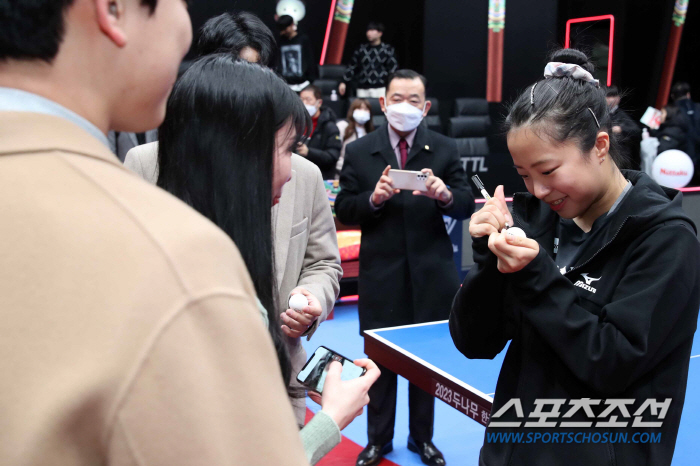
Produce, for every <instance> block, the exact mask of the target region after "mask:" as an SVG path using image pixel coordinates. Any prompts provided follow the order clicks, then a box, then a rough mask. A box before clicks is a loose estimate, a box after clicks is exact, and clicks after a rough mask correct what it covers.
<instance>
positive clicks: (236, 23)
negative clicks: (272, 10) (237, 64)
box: [197, 11, 277, 66]
mask: <svg viewBox="0 0 700 466" xmlns="http://www.w3.org/2000/svg"><path fill="white" fill-rule="evenodd" d="M246 47H250V48H252V49H254V50H255V51H256V52H258V54H259V55H260V61H259V63H260V64H261V65H262V66H270V65H271V64H272V63H274V61H275V58H276V56H277V43H276V42H275V36H274V35H273V34H272V31H270V28H268V27H267V26H265V23H263V22H262V21H261V20H260V18H258V17H257V16H255V15H254V14H252V13H248V12H246V11H241V12H238V13H228V12H227V13H222V14H220V15H219V16H215V17H213V18H211V19H209V20H208V21H207V22H206V23H204V26H202V28H201V29H200V31H199V40H198V41H197V56H200V57H201V56H204V55H209V54H212V53H231V54H232V55H234V56H236V57H237V56H238V55H239V54H240V53H241V50H243V49H245V48H246Z"/></svg>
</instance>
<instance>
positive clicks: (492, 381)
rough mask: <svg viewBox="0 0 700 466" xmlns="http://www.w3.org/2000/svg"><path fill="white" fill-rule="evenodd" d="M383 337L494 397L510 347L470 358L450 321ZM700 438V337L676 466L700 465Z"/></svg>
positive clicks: (387, 332) (692, 364)
mask: <svg viewBox="0 0 700 466" xmlns="http://www.w3.org/2000/svg"><path fill="white" fill-rule="evenodd" d="M374 333H375V334H376V335H377V336H380V337H382V338H384V339H385V340H387V341H389V342H390V343H392V344H393V345H395V346H397V347H399V348H401V349H402V350H403V351H405V352H408V353H410V354H412V355H413V356H415V357H416V358H419V359H421V360H423V361H425V362H426V363H428V364H429V365H431V366H435V367H436V368H438V369H440V370H441V371H444V372H446V373H448V374H450V375H452V376H453V377H455V378H457V379H459V380H461V381H463V382H465V383H467V384H468V385H470V386H472V387H474V388H476V389H478V390H479V391H481V392H483V393H485V394H487V395H493V393H494V392H495V391H496V383H497V381H498V374H499V372H500V370H501V365H502V364H503V358H504V357H505V353H506V351H507V346H506V348H504V350H503V351H501V353H500V354H499V355H498V356H496V357H495V358H494V359H492V360H483V359H467V358H466V357H465V356H464V355H462V354H461V353H460V352H459V351H458V350H457V348H455V346H454V344H453V342H452V338H451V337H450V331H449V327H448V323H447V321H442V322H437V323H429V324H419V325H409V326H404V327H394V328H387V329H379V330H374ZM698 437H700V336H699V335H698V333H697V332H696V334H695V338H694V341H693V348H692V350H691V359H690V368H689V373H688V386H687V389H686V397H685V404H684V407H683V416H682V418H681V425H680V428H679V432H678V439H677V441H676V450H675V454H674V459H673V466H685V465H691V464H692V465H696V464H700V463H699V462H698V459H697V455H696V453H695V449H696V446H697V439H698Z"/></svg>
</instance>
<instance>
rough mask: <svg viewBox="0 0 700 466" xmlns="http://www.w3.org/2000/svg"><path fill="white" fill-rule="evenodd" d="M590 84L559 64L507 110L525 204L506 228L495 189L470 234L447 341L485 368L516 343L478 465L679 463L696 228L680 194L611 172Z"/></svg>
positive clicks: (563, 54)
mask: <svg viewBox="0 0 700 466" xmlns="http://www.w3.org/2000/svg"><path fill="white" fill-rule="evenodd" d="M592 71H593V65H592V64H591V63H590V61H589V60H588V58H587V57H586V55H585V54H583V53H582V52H580V51H578V50H572V49H567V50H560V51H557V52H555V53H554V54H553V56H552V58H551V61H550V63H548V64H547V67H546V68H545V79H542V80H540V81H538V82H536V83H534V84H533V85H532V86H529V87H528V88H527V89H526V90H525V91H524V92H523V93H522V94H521V95H520V97H519V98H518V99H517V100H516V101H515V103H514V104H513V105H512V107H511V108H510V112H509V114H508V117H507V119H506V130H507V138H508V149H509V150H510V153H511V156H512V158H513V162H514V165H515V168H516V169H517V171H518V173H519V174H520V175H521V176H522V178H523V180H524V182H525V186H526V187H527V190H528V193H526V194H518V193H516V194H515V195H514V197H513V213H512V214H511V213H509V211H508V208H507V206H506V203H505V200H504V196H503V188H502V187H498V188H497V189H496V195H495V196H494V198H493V199H491V200H489V201H487V202H486V205H485V206H484V207H483V208H482V209H481V210H480V211H478V212H476V213H475V214H474V215H472V218H471V222H470V225H469V233H470V234H471V236H472V238H473V251H474V261H475V266H474V268H473V269H472V270H471V271H470V272H469V274H468V275H467V277H466V279H465V281H464V283H463V285H462V288H461V289H460V291H459V292H458V293H457V296H456V298H455V301H454V304H453V307H452V312H451V315H450V332H451V334H452V339H453V341H454V343H455V345H456V346H457V348H458V349H459V350H460V351H461V352H462V353H463V354H464V355H465V356H467V357H468V358H485V359H491V358H493V357H495V356H496V355H497V354H498V353H500V352H501V351H502V350H503V349H504V348H505V346H506V344H507V343H508V342H509V341H510V346H509V348H508V352H507V354H506V356H505V360H504V362H503V367H502V368H501V373H500V376H499V378H498V385H497V387H496V394H495V397H494V401H493V408H492V412H491V418H490V424H489V427H488V428H487V429H486V436H485V439H484V440H485V443H484V446H483V448H482V449H481V457H480V460H479V461H480V462H479V464H481V465H538V466H546V465H562V464H565V465H568V466H577V465H581V466H583V465H585V466H590V465H593V464H594V465H604V464H605V465H607V464H610V465H630V466H631V465H634V466H639V465H655V466H656V465H669V464H671V459H672V457H673V450H674V446H675V442H676V436H677V433H678V426H679V423H680V419H681V412H682V410H683V401H684V397H685V390H686V383H687V379H688V364H689V358H690V351H691V346H692V344H693V334H694V333H695V329H696V326H697V320H698V307H700V244H699V243H698V239H697V236H696V235H697V229H696V226H695V225H694V223H693V221H692V220H691V219H690V218H689V217H688V216H687V215H686V214H685V212H683V208H682V205H681V201H682V194H681V193H680V192H678V191H676V190H673V189H668V188H664V187H661V186H659V185H658V184H656V182H654V181H653V180H652V179H651V178H650V177H649V176H647V175H646V174H644V173H641V172H637V171H632V170H620V169H619V168H618V167H619V166H620V164H621V160H620V158H619V154H620V153H619V152H618V151H617V149H616V147H615V144H614V138H613V135H612V132H611V131H612V125H613V124H614V123H613V120H612V119H611V116H610V110H609V109H608V106H607V105H606V101H605V94H604V92H603V91H602V90H601V89H600V88H599V86H598V82H597V80H595V79H594V78H593V76H592ZM506 223H507V224H509V225H510V226H513V225H515V226H517V227H520V228H521V229H522V230H524V232H525V234H526V235H527V237H526V238H524V237H521V236H516V235H515V234H512V233H509V230H508V229H507V228H506ZM543 427H545V428H543ZM497 434H508V435H515V436H516V437H511V438H510V439H505V438H504V437H502V436H501V437H500V438H499V437H498V436H497ZM537 435H540V439H542V440H541V441H537V437H536V436H537ZM518 436H522V439H523V441H522V442H519V441H518V440H517V439H518V438H519V437H518ZM543 436H545V437H544V438H548V439H549V441H544V439H543ZM652 436H653V437H652ZM645 439H646V441H645ZM653 439H654V440H658V441H654V440H653Z"/></svg>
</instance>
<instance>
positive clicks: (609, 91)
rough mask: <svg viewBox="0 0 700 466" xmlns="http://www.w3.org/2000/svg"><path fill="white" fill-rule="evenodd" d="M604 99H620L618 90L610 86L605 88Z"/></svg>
mask: <svg viewBox="0 0 700 466" xmlns="http://www.w3.org/2000/svg"><path fill="white" fill-rule="evenodd" d="M605 97H620V90H619V89H618V88H617V86H610V87H607V88H605Z"/></svg>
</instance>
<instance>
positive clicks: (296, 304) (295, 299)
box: [289, 293, 309, 312]
mask: <svg viewBox="0 0 700 466" xmlns="http://www.w3.org/2000/svg"><path fill="white" fill-rule="evenodd" d="M308 305H309V300H308V299H306V296H304V295H303V294H301V293H297V294H293V295H292V296H291V297H290V298H289V308H290V309H294V310H295V311H298V312H301V310H302V309H304V307H305V306H308Z"/></svg>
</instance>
